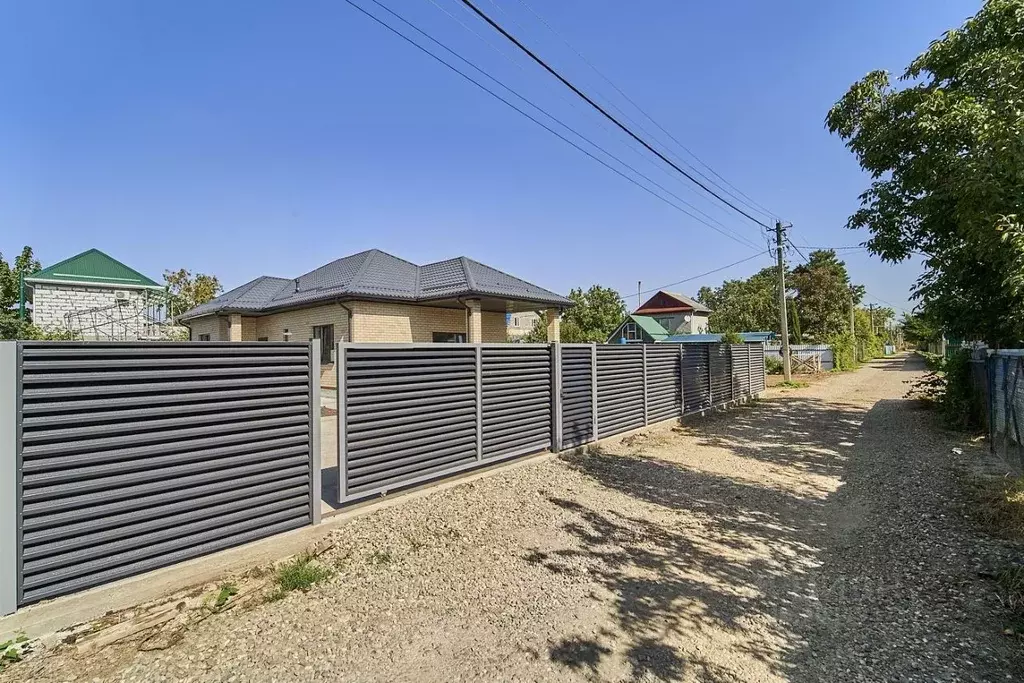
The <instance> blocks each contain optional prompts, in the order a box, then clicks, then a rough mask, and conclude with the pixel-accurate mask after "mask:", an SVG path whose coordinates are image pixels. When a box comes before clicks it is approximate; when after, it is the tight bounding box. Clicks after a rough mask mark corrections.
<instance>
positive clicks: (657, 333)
mask: <svg viewBox="0 0 1024 683" xmlns="http://www.w3.org/2000/svg"><path fill="white" fill-rule="evenodd" d="M629 317H630V319H631V320H632V321H633V322H635V323H636V324H637V325H639V326H640V328H641V329H642V330H643V331H644V332H646V333H647V334H648V335H650V336H651V338H652V339H654V340H655V341H657V340H660V339H664V338H665V337H667V336H668V330H666V329H665V328H664V327H662V326H661V323H659V322H658V321H657V320H655V319H654V318H652V317H651V316H649V315H631V316H629Z"/></svg>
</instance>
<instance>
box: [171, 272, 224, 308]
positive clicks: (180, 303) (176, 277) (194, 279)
mask: <svg viewBox="0 0 1024 683" xmlns="http://www.w3.org/2000/svg"><path fill="white" fill-rule="evenodd" d="M164 282H165V283H167V289H168V291H169V292H170V299H171V300H170V311H171V315H172V316H175V315H181V314H182V313H184V312H185V311H188V310H191V309H193V308H195V307H196V306H198V305H200V304H205V303H206V302H207V301H211V300H213V299H215V298H217V295H218V294H220V293H221V291H223V289H224V288H223V287H222V286H221V284H220V280H218V279H217V277H216V276H215V275H204V274H203V273H199V274H197V275H192V273H190V272H189V271H187V270H185V269H184V268H182V269H180V270H176V271H170V270H166V271H164Z"/></svg>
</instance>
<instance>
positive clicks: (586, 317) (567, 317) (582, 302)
mask: <svg viewBox="0 0 1024 683" xmlns="http://www.w3.org/2000/svg"><path fill="white" fill-rule="evenodd" d="M569 298H570V299H571V300H572V302H573V305H572V307H571V308H569V309H567V310H566V311H565V313H564V314H562V321H561V339H562V341H563V342H565V343H566V344H581V343H587V342H604V341H606V340H607V339H608V335H610V334H611V333H612V332H614V331H615V328H616V327H618V326H619V324H620V323H622V321H623V319H625V317H626V304H625V302H624V301H623V300H622V297H621V296H620V295H619V293H618V292H617V291H615V290H614V289H612V288H611V287H602V286H601V285H592V286H591V287H590V289H588V290H587V291H585V292H584V291H583V290H582V289H580V288H577V289H573V290H572V291H570V292H569ZM523 341H524V342H545V341H547V321H546V320H545V319H544V318H543V316H542V317H541V319H540V320H539V321H538V322H537V324H536V325H534V327H533V329H532V330H530V332H529V333H528V334H527V335H526V336H524V337H523Z"/></svg>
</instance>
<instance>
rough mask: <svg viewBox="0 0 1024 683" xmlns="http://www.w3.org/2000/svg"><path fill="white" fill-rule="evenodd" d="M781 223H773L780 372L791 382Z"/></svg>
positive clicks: (783, 232) (791, 372) (782, 228)
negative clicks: (776, 268)
mask: <svg viewBox="0 0 1024 683" xmlns="http://www.w3.org/2000/svg"><path fill="white" fill-rule="evenodd" d="M785 230H786V229H785V227H783V225H782V221H776V222H775V254H776V257H777V259H778V263H779V329H781V330H782V371H783V374H784V375H785V377H786V381H787V382H789V381H792V379H793V370H792V367H791V366H790V362H789V319H788V317H787V316H788V313H787V311H786V262H785V260H784V259H783V257H782V243H783V241H784V239H785V236H786V232H785Z"/></svg>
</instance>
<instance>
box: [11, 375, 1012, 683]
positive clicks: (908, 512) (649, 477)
mask: <svg viewBox="0 0 1024 683" xmlns="http://www.w3.org/2000/svg"><path fill="white" fill-rule="evenodd" d="M922 370H923V368H922V367H921V365H920V364H919V363H918V362H916V361H914V360H905V359H902V358H900V359H890V360H886V361H879V362H876V363H874V364H872V365H871V366H869V367H867V368H864V369H862V370H860V371H859V372H857V373H851V374H844V375H838V376H835V377H833V378H830V379H829V380H827V381H825V382H822V383H819V384H815V385H814V386H811V387H808V388H805V389H797V390H782V389H773V390H771V391H770V392H769V395H768V397H767V398H766V399H765V400H763V401H760V402H759V403H757V404H755V405H753V406H748V407H744V408H740V409H737V410H733V411H730V412H728V413H723V414H719V415H716V416H714V417H712V418H709V419H707V420H703V421H700V420H698V421H694V422H691V423H689V424H688V425H687V426H685V427H671V426H664V427H658V428H652V429H649V430H645V431H643V432H641V433H639V434H634V435H630V436H627V437H625V438H620V439H613V440H610V441H608V442H606V443H604V444H602V445H601V446H600V447H597V448H592V449H590V451H589V452H588V453H586V454H583V455H577V456H567V457H564V458H561V459H556V460H551V461H548V462H544V463H539V464H535V465H531V466H528V467H522V468H518V469H515V470H513V471H508V472H504V473H501V474H498V475H495V476H492V477H489V478H486V479H480V480H477V481H475V482H473V483H468V484H465V485H462V486H458V487H455V488H452V489H449V490H447V491H444V492H441V493H438V494H436V495H431V496H426V497H422V498H418V499H416V500H413V501H410V502H409V503H408V504H405V505H400V506H394V507H390V508H387V509H384V510H380V511H377V512H374V513H373V514H370V515H367V516H364V517H361V518H358V519H357V520H355V521H353V522H352V523H350V524H348V525H346V526H344V527H342V528H339V529H338V530H336V531H334V532H332V536H333V539H334V543H335V547H334V549H333V550H332V551H331V552H330V553H329V554H328V555H326V556H325V557H324V560H325V562H327V563H329V564H330V565H331V566H332V567H333V568H334V569H335V571H336V574H335V576H334V578H332V579H331V580H330V581H328V582H326V583H324V584H320V585H318V586H317V587H315V588H314V589H313V590H311V591H310V592H309V593H307V594H292V595H290V596H288V597H287V598H285V599H283V600H280V601H277V602H271V603H267V604H263V605H260V606H258V607H255V608H253V609H249V610H246V611H242V612H229V613H226V614H222V615H215V616H212V617H210V618H209V619H207V620H206V621H204V622H203V623H202V624H200V625H199V626H197V627H196V628H194V629H193V630H191V631H189V632H188V633H187V634H185V636H184V638H183V640H182V641H181V642H180V643H178V644H177V645H174V646H172V647H170V648H169V649H166V650H162V651H157V652H139V651H137V645H136V644H134V643H123V644H120V645H116V646H112V647H109V648H106V649H105V650H103V651H100V652H96V653H92V654H89V655H82V654H79V653H77V652H76V651H75V650H74V649H73V648H71V647H68V648H64V649H63V650H59V651H57V652H56V653H49V654H47V656H45V657H41V658H37V659H35V660H34V661H29V662H26V663H24V664H22V665H18V666H16V667H12V668H10V669H9V670H8V671H7V672H5V673H3V674H0V679H3V680H27V679H32V680H38V681H58V680H94V679H98V680H130V681H149V680H196V681H229V680H230V681H266V680H288V681H292V680H294V681H313V680H315V681H417V682H418V683H426V682H431V681H437V682H441V681H455V680H467V681H469V680H486V681H511V680H517V681H518V680H521V681H549V680H554V681H627V680H638V681H723V682H735V681H797V682H800V683H810V682H812V681H814V682H818V681H1001V680H1024V668H1022V661H1024V656H1022V653H1021V651H1020V647H1019V645H1018V644H1017V641H1014V640H1011V639H1009V638H1007V637H1005V636H1003V635H1002V628H1003V621H1002V620H1003V618H1004V615H1003V613H1002V611H1001V607H1000V606H999V604H998V601H997V599H996V598H995V596H994V592H993V587H992V585H991V583H990V582H989V581H988V580H986V579H983V578H979V568H983V567H988V566H989V565H990V563H991V562H993V561H995V558H998V557H1000V556H1001V554H1002V553H1005V552H1006V551H1007V548H1006V546H1005V545H1003V544H1000V543H998V542H996V541H993V540H991V539H989V538H986V537H985V536H984V535H983V534H981V533H980V532H979V531H978V530H977V529H976V528H975V527H974V525H973V523H972V522H971V521H970V519H969V518H968V517H967V516H966V514H965V513H966V510H967V507H966V506H967V505H968V499H967V498H966V494H965V493H964V487H963V481H962V478H963V476H964V472H965V468H966V466H967V464H968V463H967V459H968V458H970V457H973V456H975V455H976V454H977V453H978V452H979V451H980V447H974V450H973V451H972V450H971V446H970V445H965V444H963V443H962V441H963V439H961V438H960V437H957V436H955V435H948V434H945V433H943V432H942V431H940V430H939V429H937V427H936V426H935V423H934V415H932V414H931V413H928V412H925V411H922V410H921V409H920V408H919V407H918V406H917V405H916V404H915V403H913V402H910V401H907V400H904V399H903V396H904V394H905V393H906V390H907V388H908V386H907V384H906V382H907V381H908V380H911V379H913V378H915V377H917V376H919V375H920V374H921V372H922ZM954 445H956V446H958V447H964V448H967V449H968V450H967V452H966V453H965V454H964V455H962V456H960V455H956V454H954V453H953V452H952V447H953V446H954Z"/></svg>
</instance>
